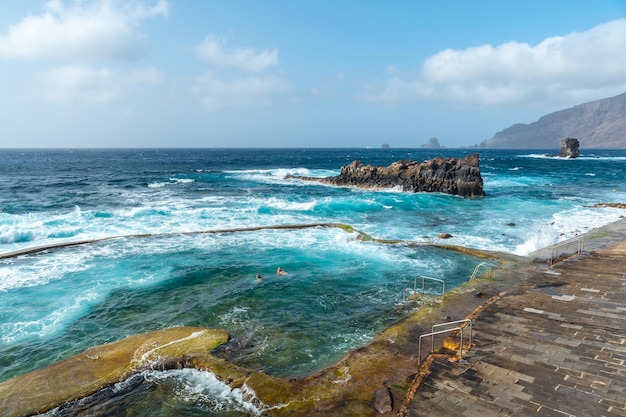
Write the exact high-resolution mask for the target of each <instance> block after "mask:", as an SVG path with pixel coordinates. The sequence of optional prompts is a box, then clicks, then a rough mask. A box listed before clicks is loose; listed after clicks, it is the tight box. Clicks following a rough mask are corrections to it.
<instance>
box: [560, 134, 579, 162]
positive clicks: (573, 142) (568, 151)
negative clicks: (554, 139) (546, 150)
mask: <svg viewBox="0 0 626 417" xmlns="http://www.w3.org/2000/svg"><path fill="white" fill-rule="evenodd" d="M579 147H580V143H578V139H574V138H565V139H563V140H562V141H561V152H559V156H560V157H562V158H578V154H579V151H578V148H579Z"/></svg>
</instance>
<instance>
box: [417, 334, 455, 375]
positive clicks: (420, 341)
mask: <svg viewBox="0 0 626 417" xmlns="http://www.w3.org/2000/svg"><path fill="white" fill-rule="evenodd" d="M456 330H460V332H461V343H460V346H461V357H463V328H462V327H455V328H453V329H446V330H439V331H437V332H430V333H426V334H423V335H420V338H419V342H418V362H417V364H418V366H419V365H421V364H422V338H423V337H428V336H430V337H431V345H430V353H433V352H434V351H435V343H434V336H435V335H438V334H443V333H449V332H453V331H456Z"/></svg>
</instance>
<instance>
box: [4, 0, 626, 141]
mask: <svg viewBox="0 0 626 417" xmlns="http://www.w3.org/2000/svg"><path fill="white" fill-rule="evenodd" d="M625 91H626V0H596V1H593V2H591V1H586V0H585V1H575V0H569V1H562V0H550V1H546V0H539V1H536V0H527V1H524V2H508V1H501V0H498V1H475V2H471V1H451V0H449V1H446V0H442V1H437V2H434V1H429V2H427V1H418V0H412V1H367V0H365V1H347V0H346V1H326V0H319V1H305V0H291V1H287V0H266V1H252V0H249V1H243V0H221V1H209V0H204V1H181V0H177V1H175V0H169V1H168V0H144V1H139V0H130V1H122V0H80V1H79V0H76V1H74V0H65V1H62V0H53V1H35V0H20V1H3V2H0V115H1V116H0V147H380V145H381V144H382V143H388V144H390V145H391V146H392V147H397V148H399V147H418V146H419V145H421V144H423V143H425V142H427V141H428V139H429V138H431V137H437V138H438V139H439V142H440V143H441V144H442V145H444V146H447V147H459V146H471V145H474V144H478V143H480V142H481V141H483V140H485V139H489V138H491V137H492V136H493V135H494V134H495V133H496V132H497V131H499V130H502V129H504V128H506V127H508V126H510V125H512V124H514V123H518V122H521V123H531V122H533V121H535V120H537V119H538V118H539V117H541V116H543V115H545V114H547V113H550V112H553V111H556V110H560V109H563V108H567V107H571V106H573V105H576V104H580V103H584V102H588V101H592V100H596V99H600V98H605V97H612V96H615V95H618V94H620V93H623V92H625Z"/></svg>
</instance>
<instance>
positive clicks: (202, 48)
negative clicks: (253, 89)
mask: <svg viewBox="0 0 626 417" xmlns="http://www.w3.org/2000/svg"><path fill="white" fill-rule="evenodd" d="M222 44H223V41H222V40H219V39H216V38H214V37H211V36H209V37H207V38H206V39H204V41H202V43H200V44H199V45H198V46H196V47H195V51H196V54H197V55H198V57H199V58H201V59H203V60H205V61H208V62H210V63H211V64H213V65H215V66H217V67H231V68H237V69H239V70H242V71H247V72H258V71H263V70H265V69H267V68H269V67H272V66H274V65H278V50H277V49H275V48H274V49H271V50H270V49H265V50H263V51H260V52H257V51H255V50H254V49H252V48H235V49H233V50H231V51H227V50H225V49H224V47H223V45H222Z"/></svg>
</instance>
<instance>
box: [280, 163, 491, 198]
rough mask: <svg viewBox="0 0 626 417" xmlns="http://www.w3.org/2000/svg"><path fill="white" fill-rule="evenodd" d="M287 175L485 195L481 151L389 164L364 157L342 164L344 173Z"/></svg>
mask: <svg viewBox="0 0 626 417" xmlns="http://www.w3.org/2000/svg"><path fill="white" fill-rule="evenodd" d="M286 178H296V179H301V180H306V181H316V182H321V183H323V184H330V185H339V186H354V187H360V188H372V189H392V188H400V189H401V190H402V191H409V192H414V193H416V192H435V193H446V194H453V195H458V196H461V197H482V196H484V195H485V192H484V190H483V179H482V177H481V175H480V160H479V157H478V154H474V155H468V156H466V157H465V158H443V157H436V158H434V159H431V160H428V161H424V162H414V161H411V160H404V161H397V162H394V163H392V164H391V165H389V166H388V167H380V166H372V165H363V163H362V162H361V161H353V162H351V163H350V165H347V166H343V167H341V173H340V174H339V175H337V176H335V177H326V178H314V177H300V176H293V175H289V176H287V177H286Z"/></svg>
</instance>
